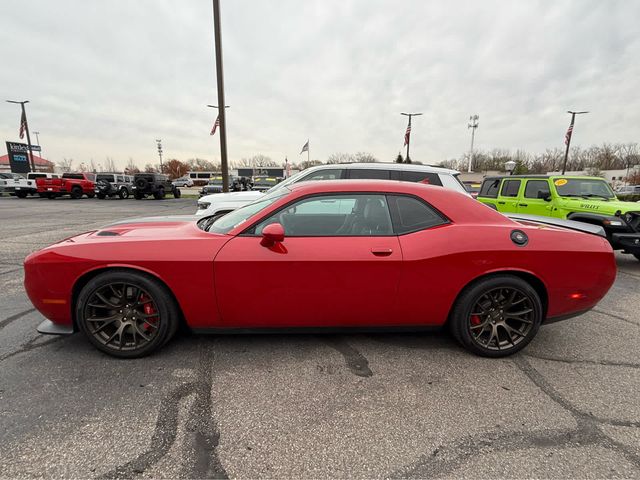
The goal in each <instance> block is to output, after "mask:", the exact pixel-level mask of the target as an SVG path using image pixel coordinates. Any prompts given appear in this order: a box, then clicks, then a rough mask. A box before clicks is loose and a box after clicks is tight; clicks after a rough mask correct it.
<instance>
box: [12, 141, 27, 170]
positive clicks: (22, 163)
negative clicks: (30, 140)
mask: <svg viewBox="0 0 640 480" xmlns="http://www.w3.org/2000/svg"><path fill="white" fill-rule="evenodd" d="M6 143H7V153H8V154H9V166H10V167H11V171H12V172H13V173H29V172H30V171H31V168H30V167H29V155H28V152H29V148H28V146H27V144H26V143H15V142H6Z"/></svg>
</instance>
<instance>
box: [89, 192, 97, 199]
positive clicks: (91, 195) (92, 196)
mask: <svg viewBox="0 0 640 480" xmlns="http://www.w3.org/2000/svg"><path fill="white" fill-rule="evenodd" d="M95 196H96V194H95V193H87V198H94V197H95Z"/></svg>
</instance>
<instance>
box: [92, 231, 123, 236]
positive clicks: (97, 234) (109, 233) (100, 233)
mask: <svg viewBox="0 0 640 480" xmlns="http://www.w3.org/2000/svg"><path fill="white" fill-rule="evenodd" d="M119 235H120V232H113V231H111V230H100V231H99V232H98V233H96V237H118V236H119Z"/></svg>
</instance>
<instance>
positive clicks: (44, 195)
mask: <svg viewBox="0 0 640 480" xmlns="http://www.w3.org/2000/svg"><path fill="white" fill-rule="evenodd" d="M38 196H39V197H40V198H47V194H46V193H42V192H40V193H38Z"/></svg>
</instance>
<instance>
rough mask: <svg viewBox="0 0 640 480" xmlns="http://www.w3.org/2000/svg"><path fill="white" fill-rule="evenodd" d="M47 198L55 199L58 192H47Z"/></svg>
mask: <svg viewBox="0 0 640 480" xmlns="http://www.w3.org/2000/svg"><path fill="white" fill-rule="evenodd" d="M47 198H48V199H49V200H53V199H54V198H56V194H55V193H49V194H47Z"/></svg>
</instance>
